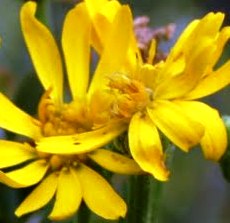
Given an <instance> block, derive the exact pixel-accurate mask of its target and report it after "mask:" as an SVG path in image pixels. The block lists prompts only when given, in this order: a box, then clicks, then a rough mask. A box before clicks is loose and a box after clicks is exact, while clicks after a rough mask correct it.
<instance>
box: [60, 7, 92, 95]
mask: <svg viewBox="0 0 230 223" xmlns="http://www.w3.org/2000/svg"><path fill="white" fill-rule="evenodd" d="M90 29H91V24H90V18H89V15H88V12H87V10H86V8H85V4H83V3H81V4H77V6H76V7H75V8H74V9H72V10H70V11H69V13H68V14H67V16H66V19H65V23H64V27H63V33H62V46H63V51H64V56H65V63H66V68H67V74H68V79H69V86H70V89H71V92H72V96H73V98H74V99H76V98H82V97H84V96H85V93H86V90H87V87H88V79H89V58H90V55H89V54H90Z"/></svg>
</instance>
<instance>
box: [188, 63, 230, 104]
mask: <svg viewBox="0 0 230 223" xmlns="http://www.w3.org/2000/svg"><path fill="white" fill-rule="evenodd" d="M229 70H230V60H229V61H228V62H226V63H225V64H224V65H222V66H221V67H220V68H219V69H217V70H216V71H213V72H211V73H210V74H209V75H207V76H205V77H204V78H203V79H202V80H200V81H199V83H198V84H197V86H196V87H195V88H194V89H193V90H192V91H191V92H189V93H188V94H187V95H185V96H184V99H187V100H193V99H198V98H202V97H205V96H208V95H211V94H213V93H215V92H217V91H219V90H221V89H222V88H224V87H226V86H227V85H229V83H230V72H229Z"/></svg>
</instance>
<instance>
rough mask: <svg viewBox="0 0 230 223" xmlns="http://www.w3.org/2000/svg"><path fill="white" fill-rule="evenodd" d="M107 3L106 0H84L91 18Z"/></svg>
mask: <svg viewBox="0 0 230 223" xmlns="http://www.w3.org/2000/svg"><path fill="white" fill-rule="evenodd" d="M107 2H108V0H97V1H95V0H85V3H86V5H87V8H88V10H89V13H90V15H91V16H92V17H93V16H95V14H96V13H98V12H99V11H100V10H101V8H102V7H103V6H104V5H105V4H106V3H107Z"/></svg>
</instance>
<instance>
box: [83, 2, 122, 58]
mask: <svg viewBox="0 0 230 223" xmlns="http://www.w3.org/2000/svg"><path fill="white" fill-rule="evenodd" d="M85 2H86V6H87V8H88V10H89V11H90V12H92V10H91V9H92V8H94V10H95V11H94V13H91V17H92V22H93V32H92V44H93V47H94V48H95V49H96V51H97V52H98V53H99V54H101V53H102V51H103V48H104V45H105V42H106V40H107V38H108V36H109V35H108V34H109V32H110V30H111V23H112V22H113V20H114V17H115V15H116V13H117V11H118V9H119V8H120V3H119V2H118V1H107V2H106V3H104V4H100V6H99V4H98V3H96V4H98V6H97V7H96V8H95V7H92V2H97V1H91V0H86V1H85ZM99 2H100V1H99ZM90 4H91V5H90Z"/></svg>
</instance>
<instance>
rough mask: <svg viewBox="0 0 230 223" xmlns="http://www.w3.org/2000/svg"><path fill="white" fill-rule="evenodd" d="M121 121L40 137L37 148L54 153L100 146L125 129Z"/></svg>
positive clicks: (88, 149)
mask: <svg viewBox="0 0 230 223" xmlns="http://www.w3.org/2000/svg"><path fill="white" fill-rule="evenodd" d="M125 129H126V125H124V124H123V123H119V122H118V123H110V124H108V125H107V126H105V127H102V128H100V129H97V130H94V131H90V132H85V133H80V134H77V135H69V136H52V137H46V138H41V140H40V141H39V142H37V149H38V150H39V151H41V152H49V153H54V154H81V153H86V152H90V151H92V150H94V149H97V148H99V147H102V146H104V145H106V144H107V143H109V142H110V141H111V140H113V139H114V138H116V137H117V136H118V135H120V134H121V133H122V132H123V131H125Z"/></svg>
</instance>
